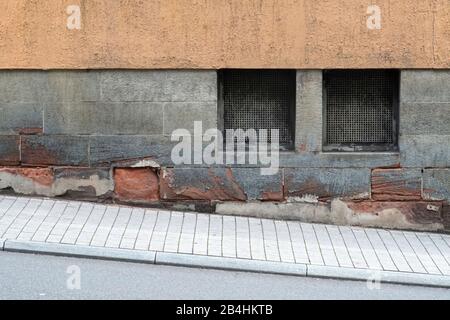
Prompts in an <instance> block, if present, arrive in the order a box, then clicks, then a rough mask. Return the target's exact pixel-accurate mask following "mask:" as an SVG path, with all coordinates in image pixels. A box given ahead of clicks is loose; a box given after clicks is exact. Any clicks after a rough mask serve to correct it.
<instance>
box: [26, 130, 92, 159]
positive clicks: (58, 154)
mask: <svg viewBox="0 0 450 320" xmlns="http://www.w3.org/2000/svg"><path fill="white" fill-rule="evenodd" d="M21 155H22V163H23V164H29V165H73V166H88V165H89V160H88V137H83V136H50V135H49V136H23V137H22V143H21Z"/></svg>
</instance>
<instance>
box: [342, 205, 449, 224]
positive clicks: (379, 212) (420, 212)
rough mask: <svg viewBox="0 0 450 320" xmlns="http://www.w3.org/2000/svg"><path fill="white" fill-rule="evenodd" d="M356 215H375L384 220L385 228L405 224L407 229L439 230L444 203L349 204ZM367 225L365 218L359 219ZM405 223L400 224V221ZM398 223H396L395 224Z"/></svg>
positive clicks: (360, 217)
mask: <svg viewBox="0 0 450 320" xmlns="http://www.w3.org/2000/svg"><path fill="white" fill-rule="evenodd" d="M347 205H348V207H349V208H350V209H351V210H353V211H354V212H355V213H357V214H358V213H359V214H363V213H364V214H373V215H376V216H379V217H380V218H382V219H383V223H384V226H390V227H392V226H394V225H399V224H403V225H404V227H405V228H408V225H409V228H411V229H423V230H439V229H442V228H443V219H442V212H443V208H442V203H440V202H426V201H361V202H348V203H347ZM358 219H359V221H360V224H361V225H365V221H364V219H369V220H370V218H367V217H366V218H364V217H363V216H359V217H358ZM402 220H403V221H404V222H403V223H400V222H399V221H402ZM395 221H397V222H396V223H394V222H395Z"/></svg>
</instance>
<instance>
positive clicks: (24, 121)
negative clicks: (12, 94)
mask: <svg viewBox="0 0 450 320" xmlns="http://www.w3.org/2000/svg"><path fill="white" fill-rule="evenodd" d="M42 125H43V104H40V103H4V102H0V134H15V133H22V132H25V133H29V132H33V133H36V132H41V131H42Z"/></svg>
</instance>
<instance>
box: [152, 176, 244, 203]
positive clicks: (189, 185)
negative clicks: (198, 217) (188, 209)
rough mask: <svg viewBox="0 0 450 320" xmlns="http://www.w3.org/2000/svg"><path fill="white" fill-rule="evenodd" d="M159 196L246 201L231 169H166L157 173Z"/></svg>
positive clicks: (183, 198)
mask: <svg viewBox="0 0 450 320" xmlns="http://www.w3.org/2000/svg"><path fill="white" fill-rule="evenodd" d="M160 194H161V199H163V200H171V201H178V200H208V201H211V200H219V201H233V200H234V201H245V200H246V199H247V197H246V195H245V192H244V190H243V189H242V188H241V186H240V185H239V183H238V182H237V181H236V178H235V177H234V176H233V172H232V171H231V169H230V168H209V169H205V168H189V169H187V168H186V169H183V168H167V169H162V171H161V173H160Z"/></svg>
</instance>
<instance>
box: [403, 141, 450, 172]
mask: <svg viewBox="0 0 450 320" xmlns="http://www.w3.org/2000/svg"><path fill="white" fill-rule="evenodd" d="M449 141H450V135H420V136H416V135H414V136H411V135H403V136H400V139H399V142H400V154H401V165H402V167H417V168H423V167H450V148H449V147H448V143H449Z"/></svg>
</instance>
